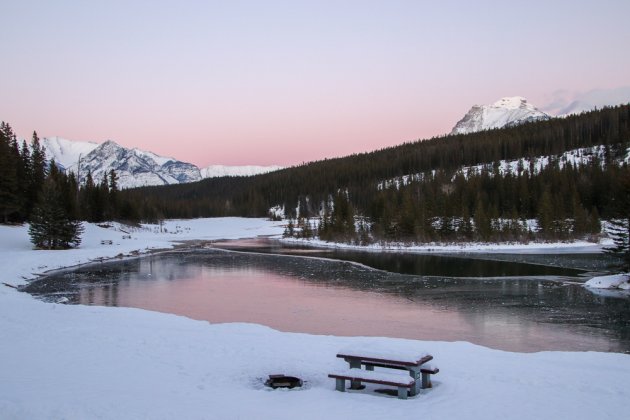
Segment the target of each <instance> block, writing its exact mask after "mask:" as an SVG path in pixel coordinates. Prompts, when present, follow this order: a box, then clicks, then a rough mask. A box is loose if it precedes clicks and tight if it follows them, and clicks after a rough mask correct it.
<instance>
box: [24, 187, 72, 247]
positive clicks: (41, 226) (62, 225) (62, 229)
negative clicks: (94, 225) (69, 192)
mask: <svg viewBox="0 0 630 420" xmlns="http://www.w3.org/2000/svg"><path fill="white" fill-rule="evenodd" d="M82 232H83V227H82V225H81V223H80V222H78V221H76V220H71V219H70V218H69V217H68V215H67V213H66V211H65V209H64V203H63V200H62V196H61V193H60V191H59V187H58V185H57V182H56V181H55V180H54V178H53V177H50V176H49V177H48V178H47V179H46V181H45V182H44V185H43V186H42V191H41V194H40V197H39V201H38V202H37V204H36V206H35V208H34V209H33V213H32V215H31V222H30V226H29V230H28V233H29V235H30V237H31V242H32V243H33V244H34V245H35V247H36V248H39V249H66V248H71V247H76V246H78V245H79V244H80V243H81V233H82Z"/></svg>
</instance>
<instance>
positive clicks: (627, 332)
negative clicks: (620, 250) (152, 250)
mask: <svg viewBox="0 0 630 420" xmlns="http://www.w3.org/2000/svg"><path fill="white" fill-rule="evenodd" d="M451 264H452V262H451ZM563 275H566V273H564V274H563ZM554 280H555V279H554V278H553V277H545V278H541V277H517V278H514V277H507V278H496V277H494V278H483V279H480V278H460V277H446V276H426V275H425V276H419V275H405V274H399V273H391V272H386V271H378V270H373V269H371V268H369V267H366V266H364V265H361V264H355V263H352V262H348V261H334V260H325V259H320V258H302V257H295V256H278V255H264V254H250V253H235V252H226V251H218V250H207V251H197V252H172V253H165V254H160V255H153V256H148V257H144V258H139V259H135V260H128V261H123V262H110V263H102V264H95V265H91V266H87V267H83V268H81V269H78V270H75V271H68V272H62V273H58V274H55V275H52V276H49V277H47V278H45V279H43V280H41V281H38V282H34V283H32V284H31V285H30V286H29V287H28V288H27V289H26V291H28V292H29V293H32V294H35V295H40V296H42V297H43V298H45V299H51V300H55V299H59V298H60V297H62V296H64V297H67V298H68V299H69V300H70V302H71V303H78V304H88V305H105V306H125V307H137V308H144V309H150V310H155V311H161V312H169V313H175V314H179V315H184V316H188V317H190V318H194V319H201V320H208V321H210V322H215V323H216V322H253V323H259V324H264V325H268V326H270V327H273V328H276V329H279V330H282V331H293V332H305V333H313V334H333V335H349V336H388V337H401V338H412V339H421V340H443V341H470V342H473V343H476V344H481V345H484V346H488V347H493V348H498V349H505V350H511V351H526V352H527V351H540V350H598V351H616V352H624V351H628V350H630V327H629V325H628V324H629V320H630V300H629V299H627V298H608V297H602V296H597V295H594V294H592V293H590V292H588V291H587V290H585V289H584V288H583V287H581V286H580V285H578V284H566V283H563V282H559V281H554Z"/></svg>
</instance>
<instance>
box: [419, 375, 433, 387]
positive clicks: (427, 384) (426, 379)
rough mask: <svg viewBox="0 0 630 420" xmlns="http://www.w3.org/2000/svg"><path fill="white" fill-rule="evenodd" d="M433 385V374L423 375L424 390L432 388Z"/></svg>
mask: <svg viewBox="0 0 630 420" xmlns="http://www.w3.org/2000/svg"><path fill="white" fill-rule="evenodd" d="M432 387H433V384H432V383H431V374H429V373H423V374H422V388H432Z"/></svg>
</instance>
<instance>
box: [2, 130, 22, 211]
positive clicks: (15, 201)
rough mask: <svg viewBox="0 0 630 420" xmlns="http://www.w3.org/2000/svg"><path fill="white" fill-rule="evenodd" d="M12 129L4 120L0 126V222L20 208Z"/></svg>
mask: <svg viewBox="0 0 630 420" xmlns="http://www.w3.org/2000/svg"><path fill="white" fill-rule="evenodd" d="M12 135H13V134H12V130H11V128H10V127H9V125H8V124H5V123H4V122H3V123H2V125H1V126H0V222H2V223H7V222H8V221H9V218H10V216H11V215H14V214H16V213H17V212H18V210H19V209H20V196H19V181H18V165H19V161H18V160H17V159H16V156H15V153H14V151H13V147H12V146H13V141H14V140H15V139H14V138H11V137H12Z"/></svg>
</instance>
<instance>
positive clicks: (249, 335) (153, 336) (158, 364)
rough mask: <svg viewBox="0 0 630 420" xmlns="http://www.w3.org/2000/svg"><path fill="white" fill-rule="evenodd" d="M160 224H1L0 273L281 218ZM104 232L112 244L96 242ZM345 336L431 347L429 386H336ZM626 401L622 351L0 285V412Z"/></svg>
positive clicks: (352, 340)
mask: <svg viewBox="0 0 630 420" xmlns="http://www.w3.org/2000/svg"><path fill="white" fill-rule="evenodd" d="M165 226H166V227H167V229H168V233H166V234H165V233H159V232H155V230H154V228H153V227H151V228H150V229H148V230H142V231H138V232H131V233H130V234H131V235H132V239H125V240H123V239H122V236H121V235H122V233H121V232H118V231H115V230H113V229H102V228H98V227H96V226H94V225H88V226H87V230H86V234H85V237H84V243H83V245H82V246H81V249H77V250H70V251H33V250H31V247H30V244H29V243H28V238H27V236H26V228H25V227H6V226H0V264H1V267H2V278H1V280H0V281H1V282H4V283H7V284H12V285H16V284H22V283H24V282H25V281H26V280H25V279H28V278H32V277H33V274H32V273H36V272H43V271H46V270H49V269H53V268H58V267H61V266H67V265H72V264H78V263H83V262H87V261H89V260H91V259H95V258H100V257H113V256H115V255H117V254H118V253H128V252H131V251H134V250H140V251H145V250H146V249H147V248H160V247H167V246H171V245H172V244H171V243H170V241H173V240H180V239H213V238H238V237H247V236H249V237H252V236H256V235H258V234H265V235H267V234H269V235H273V234H279V233H280V232H281V230H282V227H281V226H280V225H279V224H277V223H272V222H267V221H263V220H260V219H254V220H251V219H215V220H193V221H177V222H169V223H167V224H165ZM177 226H179V228H177ZM171 228H172V229H173V230H172V231H171ZM188 229H190V231H189V230H188ZM193 230H197V231H196V232H193ZM178 232H179V233H178ZM103 239H112V240H113V242H114V244H113V245H100V240H103ZM463 322H464V321H463ZM348 347H355V348H358V347H363V348H370V347H374V348H377V347H378V348H387V349H389V351H391V352H392V353H395V354H403V353H405V352H410V353H418V352H419V353H420V354H422V352H425V351H426V352H430V353H431V354H432V355H433V356H434V357H435V361H436V362H437V363H438V364H439V366H440V372H439V374H437V375H435V377H434V378H433V380H432V382H433V386H434V387H433V388H431V389H428V390H422V391H421V393H420V395H419V396H417V397H413V398H410V399H409V400H405V401H403V400H399V399H397V398H395V397H390V396H386V395H381V394H376V393H374V392H370V390H369V389H368V390H363V391H352V392H345V393H341V392H337V391H335V381H334V380H333V379H330V378H328V376H327V375H328V374H329V373H331V372H334V371H336V370H343V369H345V368H347V363H346V362H345V361H344V360H343V359H340V358H337V357H336V355H337V353H339V352H340V350H342V349H344V348H348ZM276 373H285V374H287V375H293V376H297V377H300V378H301V379H303V380H304V381H305V385H304V387H302V388H299V389H298V388H296V389H293V390H272V389H270V388H267V387H265V386H264V385H263V383H264V380H265V379H266V378H267V376H268V375H269V374H276ZM628 401H630V356H629V355H625V354H619V353H597V352H541V353H527V354H521V353H512V352H505V351H499V350H492V349H488V348H485V347H481V346H477V345H473V344H470V343H466V342H452V343H449V342H431V341H417V340H403V339H394V338H374V337H369V338H368V337H335V336H317V335H308V334H299V333H285V332H280V331H276V330H273V329H271V328H268V327H265V326H261V325H255V324H242V323H227V324H210V323H208V322H205V321H195V320H191V319H188V318H185V317H181V316H176V315H172V314H163V313H156V312H150V311H145V310H140V309H134V308H113V307H98V306H83V305H59V304H53V303H45V302H41V301H38V300H35V299H33V298H32V297H31V296H29V295H27V294H24V293H20V292H19V291H17V290H15V289H14V288H12V287H7V286H5V285H2V284H0V418H2V419H3V420H8V419H97V418H98V419H117V420H118V419H140V418H142V419H272V418H273V419H289V418H295V417H300V418H305V419H321V418H329V419H337V418H339V419H342V418H343V419H346V420H347V419H383V418H394V417H398V416H401V417H402V416H405V417H407V418H419V417H427V418H439V419H481V418H483V419H504V418H510V419H527V420H531V419H533V418H536V419H558V418H571V419H593V418H597V419H619V418H623V417H624V416H625V415H626V414H625V413H626V412H627V405H628Z"/></svg>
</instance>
